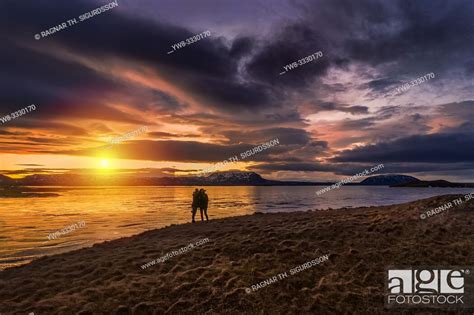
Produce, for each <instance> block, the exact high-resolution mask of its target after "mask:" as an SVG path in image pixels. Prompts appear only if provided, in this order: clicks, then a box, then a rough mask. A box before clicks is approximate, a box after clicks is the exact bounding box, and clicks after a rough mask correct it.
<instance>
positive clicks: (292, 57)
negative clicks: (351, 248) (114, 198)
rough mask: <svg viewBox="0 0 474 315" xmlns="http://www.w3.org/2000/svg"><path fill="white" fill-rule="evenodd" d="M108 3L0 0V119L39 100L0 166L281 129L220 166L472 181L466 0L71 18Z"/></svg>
mask: <svg viewBox="0 0 474 315" xmlns="http://www.w3.org/2000/svg"><path fill="white" fill-rule="evenodd" d="M110 2H111V1H84V0H76V1H72V2H68V1H59V0H48V1H41V2H39V1H32V0H26V1H18V0H14V1H11V0H2V1H0V21H1V22H0V23H1V28H0V39H1V43H2V44H1V45H2V49H1V52H0V55H1V57H2V58H0V66H1V68H0V69H1V71H0V82H1V86H0V91H1V93H0V117H3V116H4V115H7V114H10V113H12V112H15V111H17V110H19V109H22V108H25V107H27V106H28V105H30V104H35V105H36V110H35V111H33V112H31V113H27V114H26V115H23V116H21V117H18V118H16V119H14V120H11V121H9V122H5V123H3V124H2V123H1V122H0V174H4V175H7V176H12V177H18V176H20V177H21V176H24V175H29V174H34V173H50V172H69V171H71V170H73V171H74V172H81V171H87V170H88V169H101V168H102V169H104V168H107V169H117V170H121V172H128V173H129V172H135V171H136V172H139V173H140V174H146V175H156V176H163V175H166V174H176V175H186V174H193V172H196V171H198V170H200V169H202V168H204V167H207V166H209V165H211V164H212V163H216V162H219V161H221V160H224V159H227V158H229V157H232V156H234V155H240V153H241V152H244V151H246V150H248V149H250V148H252V147H254V146H255V145H258V144H260V143H263V142H266V141H269V140H272V139H275V138H278V139H279V142H280V145H278V146H275V147H272V148H270V149H268V150H266V151H264V152H261V153H259V154H256V155H254V156H253V157H252V158H249V159H247V160H246V161H245V162H240V163H236V164H232V165H229V166H228V167H227V169H241V170H251V171H255V172H257V173H259V174H261V175H262V176H264V177H265V178H269V179H299V180H315V181H322V180H331V179H339V178H342V177H345V176H352V175H354V174H356V173H359V172H361V171H363V170H364V169H365V168H370V167H373V166H375V165H378V164H381V163H383V164H384V166H385V167H384V169H383V173H401V174H409V175H413V176H416V177H418V178H422V179H440V178H442V179H447V180H452V181H464V182H466V181H470V182H474V180H473V178H474V176H473V175H474V136H473V135H474V134H473V132H474V124H473V122H474V92H473V91H474V89H473V87H474V86H473V85H474V84H473V83H474V81H473V77H474V17H473V14H474V2H473V1H472V0H465V1H456V0H455V1H441V0H440V1H433V0H429V1H428V0H427V1H396V0H393V1H392V0H390V1H388V0H387V1H365V0H361V1H356V2H355V1H349V0H347V1H334V0H323V1H320V0H306V1H298V0H294V1H290V0H288V1H284V0H272V1H269V0H268V1H264V0H212V1H211V0H199V1H196V0H166V1H163V0H158V1H156V0H134V1H131V0H127V1H125V0H118V4H119V6H118V7H117V8H113V9H111V10H109V11H107V12H103V13H102V14H100V15H97V16H94V17H92V18H90V19H88V20H86V21H83V22H79V19H78V16H80V15H82V14H84V13H86V12H89V11H91V10H93V9H95V8H98V7H100V6H102V5H105V4H107V3H110ZM72 18H76V19H77V21H78V22H79V23H77V24H76V25H73V26H68V27H67V28H66V29H63V30H61V31H59V32H56V33H54V34H51V35H50V36H47V37H45V38H41V39H39V40H36V39H35V38H34V36H35V34H39V33H40V32H41V31H44V30H48V29H50V28H51V27H54V26H56V25H59V24H61V23H63V22H66V21H67V20H68V19H72ZM204 31H210V33H211V36H210V37H206V38H204V39H202V40H200V41H199V42H197V43H194V44H192V45H189V46H186V47H184V48H182V49H179V50H177V51H175V52H174V53H171V54H167V52H169V51H171V50H172V48H171V45H173V44H176V43H178V42H180V41H182V40H185V39H186V38H189V37H191V36H193V35H196V34H199V33H202V32H204ZM317 51H321V52H322V53H323V57H322V58H319V59H317V60H316V61H313V62H310V63H308V64H305V65H303V66H300V67H298V68H297V69H294V70H291V71H289V72H287V73H285V74H284V75H279V74H280V73H281V72H282V71H283V67H284V66H285V65H287V64H290V63H292V62H294V61H297V60H299V59H301V58H303V57H306V56H308V55H311V54H313V53H315V52H317ZM428 73H434V74H435V78H434V79H430V80H428V81H426V82H424V83H421V84H419V85H417V86H413V87H411V88H410V89H409V90H408V91H406V92H402V93H399V94H396V93H395V90H396V88H397V87H400V86H401V85H402V84H404V83H409V82H410V81H412V80H414V79H416V78H418V77H421V76H424V75H426V74H428ZM143 126H147V127H148V131H147V132H144V133H141V134H139V135H137V136H134V137H132V138H130V139H129V140H127V141H124V142H122V143H120V144H117V145H115V146H113V147H110V148H106V145H107V144H108V141H110V139H112V138H114V137H119V136H123V135H125V134H126V133H129V132H133V131H134V130H137V129H139V128H142V127H143Z"/></svg>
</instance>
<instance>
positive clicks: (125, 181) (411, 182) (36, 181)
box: [0, 171, 474, 187]
mask: <svg viewBox="0 0 474 315" xmlns="http://www.w3.org/2000/svg"><path fill="white" fill-rule="evenodd" d="M331 184H333V183H332V182H301V181H276V180H268V179H265V178H263V177H262V176H260V175H259V174H257V173H255V172H241V171H230V172H217V173H212V174H210V175H207V176H174V177H134V176H124V175H121V176H119V175H105V174H96V175H93V174H90V175H84V174H50V175H44V174H35V175H29V176H26V177H24V178H21V179H12V178H10V177H8V176H4V175H0V186H12V185H14V186H316V185H326V186H329V185H331ZM346 185H350V186H352V185H364V186H374V185H384V186H393V187H429V186H430V187H474V185H473V184H457V183H450V182H448V181H443V180H439V181H421V180H419V179H418V178H415V177H413V176H407V175H398V174H390V175H377V176H371V177H368V178H366V179H364V180H363V181H362V182H360V183H350V184H346Z"/></svg>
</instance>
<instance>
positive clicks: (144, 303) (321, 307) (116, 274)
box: [0, 195, 474, 315]
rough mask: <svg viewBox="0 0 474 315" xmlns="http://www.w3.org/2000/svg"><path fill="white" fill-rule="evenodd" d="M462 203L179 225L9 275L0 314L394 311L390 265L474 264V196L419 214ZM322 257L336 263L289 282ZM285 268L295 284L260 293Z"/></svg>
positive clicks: (3, 275)
mask: <svg viewBox="0 0 474 315" xmlns="http://www.w3.org/2000/svg"><path fill="white" fill-rule="evenodd" d="M459 197H464V196H460V195H449V196H442V197H433V198H429V199H425V200H419V201H415V202H411V203H406V204H401V205H393V206H382V207H361V208H351V209H337V210H326V211H307V212H294V213H277V214H254V215H248V216H240V217H233V218H226V219H218V220H211V221H209V222H206V223H196V224H191V223H189V224H182V225H173V226H169V227H166V228H163V229H159V230H152V231H148V232H144V233H141V234H139V235H136V236H133V237H128V238H122V239H118V240H114V241H109V242H105V243H101V244H97V245H94V246H92V247H90V248H85V249H81V250H77V251H72V252H68V253H64V254H60V255H55V256H51V257H44V258H41V259H38V260H36V261H33V262H32V263H30V264H28V265H25V266H21V267H15V268H10V269H7V270H5V271H3V272H0V313H1V314H2V315H4V314H28V313H29V312H34V313H35V315H38V314H40V315H42V314H81V315H85V314H370V313H373V314H382V313H388V311H387V310H384V308H383V294H384V293H385V279H386V271H385V270H386V268H388V267H390V266H397V265H398V266H419V265H421V266H423V265H425V266H429V265H435V266H436V265H437V266H462V265H472V263H473V262H474V250H473V249H474V246H473V245H474V229H473V218H474V215H473V211H472V210H474V202H472V200H471V201H469V202H465V203H463V204H461V205H459V206H454V207H451V208H449V209H448V210H446V211H443V212H441V213H439V214H436V215H433V216H431V217H428V218H426V219H424V220H422V219H420V214H422V213H425V212H426V211H428V210H430V209H434V208H436V207H439V206H441V205H443V204H445V203H446V202H450V201H451V200H453V199H455V198H459ZM210 211H212V210H210ZM206 238H207V239H208V240H209V241H208V242H205V243H203V244H201V245H200V246H194V247H193V248H191V249H189V250H187V251H185V252H182V253H180V254H179V255H175V256H173V257H169V258H168V259H166V260H165V261H163V262H159V263H157V264H155V265H151V266H148V267H147V268H146V269H143V268H141V266H142V265H144V264H146V263H149V262H150V261H153V260H155V259H158V258H160V257H163V256H165V255H166V254H167V253H170V252H172V251H177V250H179V249H180V248H183V247H186V246H188V244H190V243H193V244H194V243H196V242H198V241H200V240H203V239H206ZM323 255H328V257H329V259H328V260H327V261H322V262H321V263H320V264H318V265H315V266H313V267H311V268H308V269H306V270H302V271H300V272H298V273H296V274H293V275H290V270H292V269H294V268H295V267H297V266H299V265H302V264H304V263H306V262H308V261H311V260H314V259H317V258H318V257H321V256H323ZM284 272H287V273H288V277H286V278H285V279H281V280H280V279H279V280H278V281H275V282H274V283H271V284H268V285H263V286H261V287H260V288H258V289H256V290H254V289H251V287H252V285H255V284H259V283H261V282H262V281H264V280H266V279H269V278H272V277H274V276H276V275H278V274H281V273H284ZM254 288H255V287H254ZM405 312H407V310H405ZM410 312H412V313H413V314H414V313H415V312H414V311H410ZM416 313H417V314H435V313H436V311H430V310H426V309H424V310H419V311H417V312H416ZM410 314H411V313H410Z"/></svg>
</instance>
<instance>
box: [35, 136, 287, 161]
mask: <svg viewBox="0 0 474 315" xmlns="http://www.w3.org/2000/svg"><path fill="white" fill-rule="evenodd" d="M269 140H271V139H269ZM260 144H261V143H255V144H248V143H245V144H235V145H219V144H212V143H202V142H196V141H174V140H166V141H150V140H139V141H131V142H123V143H120V144H117V145H114V146H113V147H112V148H110V149H104V148H103V147H102V148H95V149H88V150H74V151H54V152H53V151H48V152H44V153H52V154H70V155H84V156H90V155H93V154H98V153H107V152H111V153H113V155H114V157H116V158H120V159H135V160H149V161H177V162H218V161H222V160H225V159H228V158H230V157H232V156H234V155H237V156H238V157H239V159H240V153H243V152H245V151H247V150H251V149H252V148H254V147H255V146H258V145H260ZM284 151H285V147H284V146H281V145H277V146H274V147H271V148H268V149H267V150H263V151H261V152H258V153H256V154H255V155H253V156H251V157H249V158H247V159H245V161H257V160H265V159H270V155H272V154H279V153H282V152H284Z"/></svg>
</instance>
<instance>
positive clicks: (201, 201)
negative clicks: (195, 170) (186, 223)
mask: <svg viewBox="0 0 474 315" xmlns="http://www.w3.org/2000/svg"><path fill="white" fill-rule="evenodd" d="M208 203H209V197H208V196H207V194H206V191H205V190H204V189H202V188H201V189H197V188H196V190H195V191H194V192H193V204H192V206H191V207H192V210H191V213H192V214H193V223H194V222H196V221H194V217H195V216H196V211H197V208H199V210H201V221H204V217H203V215H202V213H203V211H204V214H205V215H206V221H209V218H208V217H207V205H208Z"/></svg>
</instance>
